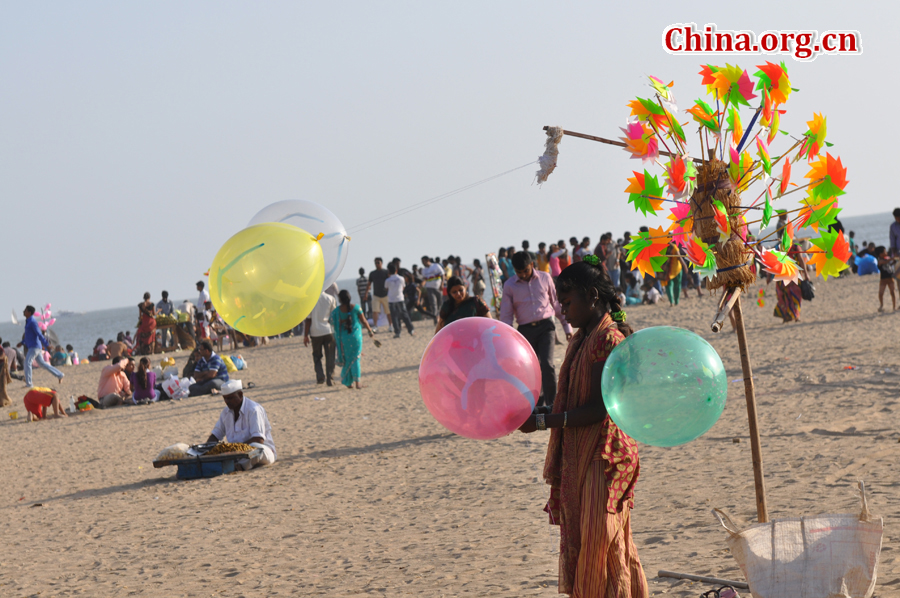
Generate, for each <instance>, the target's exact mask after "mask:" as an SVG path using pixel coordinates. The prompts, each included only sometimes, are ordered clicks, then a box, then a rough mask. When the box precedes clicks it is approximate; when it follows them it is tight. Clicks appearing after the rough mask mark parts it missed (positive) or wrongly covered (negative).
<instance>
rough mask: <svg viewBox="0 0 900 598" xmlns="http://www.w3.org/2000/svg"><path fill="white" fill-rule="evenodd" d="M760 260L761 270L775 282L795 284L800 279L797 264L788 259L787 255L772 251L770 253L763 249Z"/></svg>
mask: <svg viewBox="0 0 900 598" xmlns="http://www.w3.org/2000/svg"><path fill="white" fill-rule="evenodd" d="M760 258H761V259H762V265H763V270H765V271H766V272H768V273H769V274H771V275H773V276H774V277H775V280H780V281H782V282H784V283H789V282H795V281H796V280H797V279H798V278H800V270H799V269H798V268H797V262H795V261H794V260H792V259H791V258H790V257H788V255H787V253H785V252H783V251H776V250H774V249H772V250H771V251H767V250H765V249H763V250H762V255H760Z"/></svg>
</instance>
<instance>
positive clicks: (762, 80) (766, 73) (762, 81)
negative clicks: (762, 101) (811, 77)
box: [753, 60, 792, 106]
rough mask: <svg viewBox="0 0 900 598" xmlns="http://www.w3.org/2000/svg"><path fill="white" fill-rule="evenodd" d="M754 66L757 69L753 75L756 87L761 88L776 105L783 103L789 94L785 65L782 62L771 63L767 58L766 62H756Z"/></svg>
mask: <svg viewBox="0 0 900 598" xmlns="http://www.w3.org/2000/svg"><path fill="white" fill-rule="evenodd" d="M756 68H758V69H759V70H758V71H757V72H756V73H755V74H754V75H753V76H754V77H756V79H757V83H756V89H757V90H760V89H761V90H763V91H764V93H766V94H768V95H769V96H771V98H772V101H773V102H774V103H775V105H776V106H777V105H778V104H784V103H786V102H787V101H788V98H789V97H790V96H791V91H792V90H791V82H790V80H789V79H788V74H787V67H786V66H784V63H783V62H782V63H781V65H780V66H779V65H777V64H772V63H771V62H769V61H768V60H767V61H766V64H758V65H756Z"/></svg>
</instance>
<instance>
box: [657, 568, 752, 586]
mask: <svg viewBox="0 0 900 598" xmlns="http://www.w3.org/2000/svg"><path fill="white" fill-rule="evenodd" d="M656 576H657V577H671V578H673V579H687V580H688V581H702V582H703V583H711V584H713V585H722V586H731V587H733V588H737V589H739V590H749V589H750V584H748V583H745V582H743V581H731V580H728V579H721V578H719V577H707V576H705V575H691V574H690V573H677V572H675V571H666V570H665V569H660V570H659V571H657V572H656Z"/></svg>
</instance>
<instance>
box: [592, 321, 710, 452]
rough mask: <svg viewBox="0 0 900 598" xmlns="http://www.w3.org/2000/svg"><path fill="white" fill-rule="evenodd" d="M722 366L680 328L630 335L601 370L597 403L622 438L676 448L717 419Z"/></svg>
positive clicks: (698, 340) (702, 342) (659, 328)
mask: <svg viewBox="0 0 900 598" xmlns="http://www.w3.org/2000/svg"><path fill="white" fill-rule="evenodd" d="M727 395H728V379H727V377H726V375H725V366H723V365H722V360H721V358H719V354H718V353H716V350H715V349H713V347H712V345H710V344H709V343H708V342H706V341H705V340H703V339H702V338H701V337H700V336H698V335H696V334H694V333H693V332H691V331H689V330H684V329H683V328H674V327H671V326H656V327H653V328H646V329H644V330H640V331H638V332H635V333H634V334H632V335H631V336H629V337H628V338H626V339H625V340H624V341H622V342H621V343H619V345H618V346H617V347H616V348H615V349H614V350H613V351H612V353H611V354H610V356H609V358H608V359H607V360H606V365H605V366H604V367H603V402H604V403H605V405H606V410H607V412H609V415H610V417H611V418H612V420H613V421H614V422H615V423H616V425H617V426H619V428H621V429H622V431H624V432H625V433H626V434H628V435H629V436H631V437H632V438H634V439H635V440H637V441H639V442H643V443H644V444H650V445H653V446H677V445H680V444H685V443H687V442H690V441H691V440H694V439H695V438H698V437H700V436H702V435H703V434H704V433H706V431H707V430H709V429H710V428H711V427H712V426H713V424H715V423H716V421H717V420H718V419H719V416H720V415H722V410H723V409H725V399H726V397H727Z"/></svg>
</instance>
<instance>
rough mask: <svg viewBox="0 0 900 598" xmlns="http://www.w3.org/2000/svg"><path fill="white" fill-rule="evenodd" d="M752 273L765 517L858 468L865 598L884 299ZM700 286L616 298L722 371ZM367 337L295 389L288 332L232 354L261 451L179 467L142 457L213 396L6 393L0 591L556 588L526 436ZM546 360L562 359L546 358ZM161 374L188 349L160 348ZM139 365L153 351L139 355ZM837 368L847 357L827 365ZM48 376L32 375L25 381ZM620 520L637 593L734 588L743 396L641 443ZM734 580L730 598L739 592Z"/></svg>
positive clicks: (884, 587)
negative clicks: (122, 404)
mask: <svg viewBox="0 0 900 598" xmlns="http://www.w3.org/2000/svg"><path fill="white" fill-rule="evenodd" d="M758 288H765V287H764V286H757V287H753V288H752V289H751V290H750V291H749V293H748V295H749V297H748V299H745V303H744V312H745V317H746V321H747V325H748V338H749V343H750V350H751V352H752V359H753V366H754V376H755V382H756V387H757V392H758V402H759V418H760V426H761V430H762V438H763V451H764V452H763V457H764V462H765V470H766V484H767V489H768V502H769V511H770V516H771V517H772V518H778V517H786V516H798V515H804V514H817V513H854V512H858V510H859V502H858V497H857V493H856V481H857V480H858V479H862V480H864V481H865V482H866V484H867V486H868V489H869V507H870V509H871V511H872V512H873V513H874V514H875V515H877V516H881V517H883V518H884V520H885V536H884V548H883V552H882V560H881V563H880V566H879V571H878V585H877V589H876V596H879V597H882V598H883V597H889V596H898V595H900V562H898V561H897V558H896V550H897V539H898V532H897V521H898V519H900V494H898V492H897V487H898V485H900V481H898V479H897V472H896V463H897V456H898V452H900V444H898V440H900V428H898V426H897V417H898V412H900V404H898V399H900V389H898V388H900V387H898V382H900V352H898V340H897V330H898V329H900V313H887V314H879V313H877V312H876V308H877V297H876V292H877V278H876V277H865V278H858V277H856V276H850V277H847V278H843V279H839V280H834V279H832V280H828V281H827V282H823V281H821V280H818V281H816V289H817V296H816V298H815V300H813V301H812V302H810V303H806V302H804V304H803V313H802V319H803V321H802V322H801V323H796V324H788V325H783V324H782V323H781V321H780V320H778V319H776V318H774V317H772V309H773V307H774V305H775V297H774V286H773V287H770V288H769V289H768V296H767V297H766V305H765V307H763V308H760V307H758V306H757V305H756V303H755V299H756V290H757V289H758ZM715 303H716V300H715V299H714V298H712V297H710V296H705V297H703V298H697V297H696V294H694V295H693V296H692V297H690V298H689V299H685V300H683V302H682V304H681V305H680V306H678V307H675V308H670V307H669V306H668V305H666V304H664V303H663V304H660V305H658V306H637V307H632V308H629V310H628V317H629V322H630V323H632V324H633V325H634V326H635V328H638V329H639V328H644V327H648V326H654V325H663V324H665V325H677V326H681V327H684V328H687V329H689V330H692V331H695V332H697V333H699V334H700V335H702V336H703V337H704V338H706V339H708V340H709V341H710V342H711V343H712V344H713V345H714V346H715V348H716V349H717V350H718V351H719V353H720V355H721V357H722V359H723V361H724V363H725V365H726V368H727V369H728V372H729V378H730V379H734V380H737V379H739V378H740V377H741V376H740V364H739V358H738V349H737V341H736V338H735V335H734V334H731V333H730V332H729V329H730V328H729V327H728V326H727V325H726V330H725V332H723V333H720V334H718V335H714V334H712V333H711V332H710V331H709V323H710V322H711V320H712V316H713V313H714V311H715ZM427 328H428V327H427V326H425V325H421V326H420V327H419V329H418V331H417V336H415V337H409V336H407V335H405V334H404V336H403V337H402V338H400V339H397V340H394V339H393V338H391V337H390V335H388V334H386V333H383V332H382V333H381V334H379V335H378V336H377V337H376V338H379V340H381V341H382V344H383V346H382V347H381V348H376V347H375V346H374V345H373V344H372V343H371V341H369V340H366V344H365V348H364V353H363V366H362V367H363V383H364V385H365V388H363V389H362V390H359V391H355V390H347V389H344V388H343V387H340V386H338V387H333V388H328V387H325V386H317V385H316V384H315V376H314V373H313V368H312V359H311V351H310V350H309V349H308V348H304V347H303V344H302V339H300V338H293V339H285V340H279V341H275V342H273V343H271V344H269V345H268V346H264V347H259V348H255V349H250V350H242V351H241V353H242V354H243V356H244V357H245V358H246V359H247V361H248V363H249V369H248V370H246V371H243V372H239V374H240V375H239V376H237V377H239V378H241V379H242V380H243V381H244V383H245V384H246V383H247V382H253V383H254V384H255V385H256V387H255V388H254V389H252V390H248V391H247V392H246V395H247V396H249V397H250V398H252V399H254V400H256V401H258V402H259V403H261V404H262V405H263V406H264V407H265V408H266V410H267V411H268V415H269V418H270V420H271V422H272V426H273V432H274V438H275V443H276V445H277V448H278V456H279V459H278V462H277V463H276V464H275V465H273V466H270V467H265V468H259V469H255V470H253V471H250V472H242V473H236V474H231V475H225V476H220V477H217V478H211V479H202V480H190V481H183V480H178V479H176V478H175V469H174V468H163V469H154V468H153V467H152V466H151V461H152V460H153V458H154V457H155V456H156V454H157V452H158V451H159V450H160V449H162V448H164V447H166V446H168V445H170V444H173V443H175V442H188V443H194V442H201V441H204V440H205V439H206V437H207V435H208V434H209V432H210V430H211V428H212V426H213V424H214V423H215V420H216V418H217V416H218V413H219V411H220V410H221V409H222V407H223V403H222V400H221V398H220V397H213V396H208V397H200V398H192V399H187V400H184V401H179V402H166V403H160V404H154V405H149V406H140V407H128V408H118V409H111V410H104V411H93V412H87V413H83V414H79V415H76V416H73V417H70V418H68V419H64V420H51V421H44V422H38V423H27V422H25V421H24V418H21V417H20V419H18V420H15V421H14V420H11V419H9V417H8V416H7V413H8V412H9V411H18V412H19V413H20V415H22V416H24V409H23V406H22V396H24V394H25V391H24V388H23V385H22V383H21V382H19V381H14V382H13V384H12V386H11V387H10V390H11V392H10V394H11V396H12V397H13V399H14V400H15V404H14V405H13V406H12V407H10V408H5V409H4V410H3V412H2V413H0V416H2V420H0V435H2V438H3V440H4V445H5V447H6V449H5V450H6V455H5V458H3V459H2V462H0V472H2V473H0V476H2V479H3V483H4V489H3V492H2V493H0V496H2V500H0V535H2V537H3V538H4V542H3V551H2V554H0V596H38V595H39V596H41V597H42V598H46V597H50V596H56V597H63V596H66V597H68V596H110V597H113V596H115V597H120V596H165V597H188V596H191V597H193V596H197V597H201V596H203V597H205V596H234V597H238V596H247V597H255V596H286V595H292V596H293V595H296V596H319V595H322V596H326V595H327V596H407V595H409V596H413V595H415V596H420V597H432V596H433V597H440V596H446V597H450V596H509V597H512V596H547V597H549V596H555V595H557V591H556V590H557V588H556V577H557V554H556V553H557V550H558V534H557V532H556V530H555V528H551V527H550V526H549V525H548V524H547V520H546V515H545V514H544V513H543V512H542V511H541V509H542V507H543V505H544V503H545V501H546V499H547V495H548V489H547V487H546V486H545V485H544V484H543V482H542V481H541V479H540V471H541V468H542V465H543V459H544V451H545V446H546V441H547V434H546V433H540V432H538V433H534V434H530V435H524V434H520V433H514V434H512V435H510V436H508V437H505V438H502V439H500V440H496V441H487V442H486V441H475V440H468V439H465V438H461V437H458V436H455V435H453V434H451V433H449V432H447V431H446V430H444V429H443V428H442V427H441V426H440V425H439V424H438V423H437V422H436V421H435V420H434V419H433V418H432V417H431V416H430V415H429V413H428V412H427V411H426V409H425V408H424V406H423V404H422V402H421V400H420V398H419V392H418V385H417V366H418V362H419V358H420V356H421V354H422V352H423V350H424V349H425V346H426V344H427V342H428V340H429V338H430V336H431V335H430V330H427ZM560 349H562V348H558V350H557V353H556V357H557V361H558V362H559V361H561V360H562V357H563V352H562V350H560ZM177 355H178V356H177V357H176V361H177V365H178V367H179V368H181V367H182V366H183V365H184V362H185V360H186V357H187V355H186V354H184V353H179V354H177ZM155 363H156V360H154V364H155ZM846 366H855V367H856V369H845V368H846ZM101 367H102V366H101V364H89V365H84V366H78V367H70V368H66V369H65V373H66V374H67V376H66V378H65V380H64V382H63V383H62V385H61V387H59V390H60V392H61V394H62V396H63V397H65V403H66V404H67V403H68V396H69V395H70V394H75V395H78V394H87V395H90V396H94V395H95V394H96V391H97V379H98V376H99V372H100V369H101ZM51 381H53V382H54V384H53V386H54V387H57V385H56V384H55V380H53V379H52V377H51V376H50V374H48V373H47V372H45V371H43V370H38V371H36V373H35V384H36V385H39V386H40V385H50V382H51ZM640 451H641V459H642V471H641V478H640V480H639V482H638V486H637V493H636V501H635V502H636V504H635V510H634V512H633V530H634V537H635V542H636V544H637V547H638V550H639V554H640V558H641V560H642V562H643V565H644V568H645V570H646V573H647V577H648V581H649V584H650V590H651V593H652V594H653V595H659V596H662V595H666V596H679V597H682V596H683V597H688V596H698V595H699V594H700V593H701V592H702V591H705V590H708V589H711V587H712V586H708V585H704V584H698V583H691V582H687V581H677V580H671V579H663V578H659V577H657V571H658V570H660V569H668V570H675V571H682V572H686V573H694V574H700V575H713V576H718V577H724V578H730V579H735V580H743V577H742V575H741V572H740V570H739V569H738V567H737V564H736V563H735V561H734V559H733V558H732V557H731V555H730V554H729V552H728V550H727V548H726V545H725V538H726V532H725V531H724V530H723V529H722V528H721V527H720V526H719V525H718V523H717V521H716V520H715V519H714V517H713V516H712V514H711V513H710V509H711V508H713V507H718V508H721V509H724V510H725V511H727V512H728V513H730V514H731V515H732V516H734V517H736V518H737V519H740V520H743V521H745V522H750V521H754V520H755V513H756V511H755V503H754V493H753V474H752V467H751V459H750V443H749V440H748V434H747V413H746V408H745V404H744V397H743V387H742V384H741V383H740V382H739V381H738V382H734V383H732V385H731V386H730V388H729V400H728V404H727V406H726V409H725V412H724V414H723V416H722V418H721V419H720V421H719V422H718V423H717V424H716V425H715V426H714V427H713V428H712V430H710V431H709V432H708V433H707V434H706V435H705V436H703V437H701V438H700V439H698V440H696V441H694V442H692V443H690V444H687V445H685V446H682V447H677V448H669V449H662V448H654V447H648V446H643V445H642V446H641V447H640ZM742 595H745V592H742Z"/></svg>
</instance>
